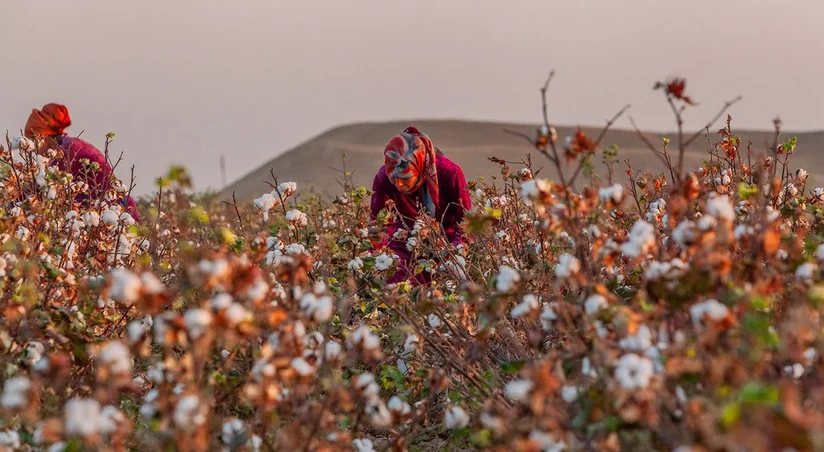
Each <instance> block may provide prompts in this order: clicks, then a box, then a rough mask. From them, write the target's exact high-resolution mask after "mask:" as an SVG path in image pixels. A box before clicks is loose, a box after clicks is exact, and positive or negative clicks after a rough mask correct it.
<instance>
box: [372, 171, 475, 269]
mask: <svg viewBox="0 0 824 452" xmlns="http://www.w3.org/2000/svg"><path fill="white" fill-rule="evenodd" d="M435 163H436V165H437V169H438V187H439V189H440V190H439V192H440V196H439V200H438V209H437V211H436V215H435V216H436V218H435V219H436V220H437V221H438V222H440V224H441V227H442V228H443V231H444V234H445V235H446V238H447V240H449V242H450V243H452V244H453V245H458V244H460V243H465V242H466V236H465V235H464V231H463V228H462V227H461V223H462V222H463V219H464V212H465V211H466V210H469V209H471V208H472V201H471V200H470V198H469V191H468V190H467V189H466V177H465V176H464V173H463V171H462V170H461V167H460V166H458V165H457V164H456V163H454V162H453V161H452V160H449V159H448V158H446V157H445V156H443V155H438V156H437V157H436V160H435ZM372 191H373V192H374V193H373V194H372V203H371V218H372V220H374V219H375V218H376V217H377V215H378V213H379V212H380V211H381V209H383V208H384V206H385V205H386V202H387V201H388V200H390V199H391V200H392V201H394V202H395V208H396V209H397V210H398V213H400V215H401V217H402V218H396V220H395V223H394V224H392V225H390V226H389V227H388V228H387V231H386V232H387V233H388V234H389V240H388V243H386V242H385V243H382V244H381V246H383V245H388V246H389V248H390V249H392V250H393V251H394V252H395V253H396V254H397V255H398V256H399V257H400V258H401V260H402V261H403V264H404V265H406V262H407V261H408V260H409V259H410V257H411V256H410V254H409V251H407V249H406V242H400V241H397V240H392V236H393V235H394V234H395V231H397V230H398V229H400V228H401V227H404V226H405V228H406V229H410V230H411V229H412V227H413V226H414V224H415V218H417V217H418V207H417V206H418V202H419V200H418V198H419V194H418V193H409V194H404V193H401V192H400V191H398V189H397V188H395V185H394V184H392V181H390V180H389V177H388V176H387V175H386V167H385V166H381V168H380V169H379V170H378V174H376V175H375V181H374V183H373V185H372ZM401 222H403V225H402V224H401ZM402 272H404V273H405V272H406V269H405V268H402V269H401V270H399V272H398V274H396V275H395V277H393V278H392V280H390V281H389V282H398V281H399V280H402V278H404V277H406V275H403V274H401V273H402ZM421 282H423V281H421Z"/></svg>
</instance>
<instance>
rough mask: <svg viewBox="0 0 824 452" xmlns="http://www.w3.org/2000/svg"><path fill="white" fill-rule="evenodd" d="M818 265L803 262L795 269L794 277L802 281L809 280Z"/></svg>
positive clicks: (811, 278)
mask: <svg viewBox="0 0 824 452" xmlns="http://www.w3.org/2000/svg"><path fill="white" fill-rule="evenodd" d="M816 270H818V267H817V266H816V265H815V264H814V263H812V262H805V263H803V264H801V265H799V266H798V268H796V269H795V279H797V280H799V281H803V282H810V281H812V280H813V276H815V272H816Z"/></svg>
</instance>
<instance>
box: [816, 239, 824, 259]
mask: <svg viewBox="0 0 824 452" xmlns="http://www.w3.org/2000/svg"><path fill="white" fill-rule="evenodd" d="M815 258H816V259H818V260H820V261H824V243H822V244H820V245H818V247H816V249H815Z"/></svg>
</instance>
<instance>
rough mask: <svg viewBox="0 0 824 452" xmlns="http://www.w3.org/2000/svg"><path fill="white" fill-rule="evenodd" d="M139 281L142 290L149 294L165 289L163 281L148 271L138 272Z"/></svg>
mask: <svg viewBox="0 0 824 452" xmlns="http://www.w3.org/2000/svg"><path fill="white" fill-rule="evenodd" d="M140 283H141V284H142V286H143V292H144V293H147V294H149V295H158V294H161V293H163V292H164V291H165V290H166V287H164V286H163V283H162V282H160V280H159V279H158V278H157V276H155V275H154V274H153V273H150V272H143V273H141V274H140Z"/></svg>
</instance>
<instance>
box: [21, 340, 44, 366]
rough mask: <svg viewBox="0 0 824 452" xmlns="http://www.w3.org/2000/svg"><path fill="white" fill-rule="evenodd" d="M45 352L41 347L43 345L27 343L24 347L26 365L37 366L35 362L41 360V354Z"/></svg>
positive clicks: (33, 342)
mask: <svg viewBox="0 0 824 452" xmlns="http://www.w3.org/2000/svg"><path fill="white" fill-rule="evenodd" d="M45 351H46V349H45V347H43V344H41V343H40V342H37V341H32V342H29V344H28V345H26V349H25V352H26V363H27V364H28V365H29V366H33V365H35V364H37V362H38V361H40V359H41V358H43V352H45Z"/></svg>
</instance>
